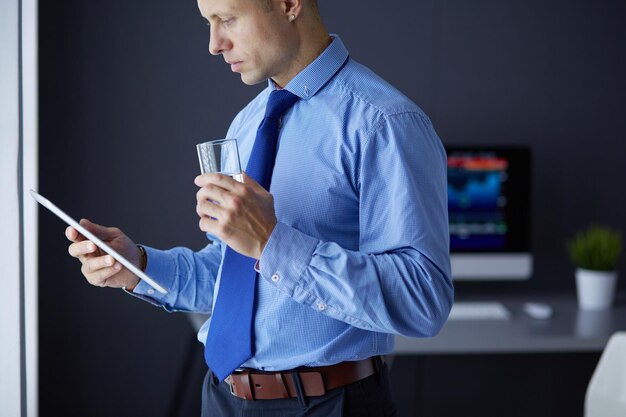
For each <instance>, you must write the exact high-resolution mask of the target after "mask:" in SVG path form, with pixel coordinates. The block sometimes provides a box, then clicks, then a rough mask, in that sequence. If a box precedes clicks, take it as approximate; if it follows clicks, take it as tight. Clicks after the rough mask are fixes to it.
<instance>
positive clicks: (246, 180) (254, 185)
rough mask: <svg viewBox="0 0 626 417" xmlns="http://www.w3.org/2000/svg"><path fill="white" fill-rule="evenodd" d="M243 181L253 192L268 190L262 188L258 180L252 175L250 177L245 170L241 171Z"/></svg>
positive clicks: (265, 191)
mask: <svg viewBox="0 0 626 417" xmlns="http://www.w3.org/2000/svg"><path fill="white" fill-rule="evenodd" d="M243 183H244V184H246V185H248V186H250V188H252V191H254V192H255V193H257V194H258V193H267V192H268V190H266V189H265V188H263V186H262V185H261V184H259V183H258V182H256V180H255V179H254V178H252V177H250V176H249V175H248V174H246V173H245V171H244V172H243Z"/></svg>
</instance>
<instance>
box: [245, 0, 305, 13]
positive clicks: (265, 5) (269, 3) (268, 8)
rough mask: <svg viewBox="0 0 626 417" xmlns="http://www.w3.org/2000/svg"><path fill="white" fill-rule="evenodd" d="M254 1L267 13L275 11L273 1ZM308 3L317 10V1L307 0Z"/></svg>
mask: <svg viewBox="0 0 626 417" xmlns="http://www.w3.org/2000/svg"><path fill="white" fill-rule="evenodd" d="M254 1H256V2H257V3H258V4H259V6H261V9H263V10H265V11H266V12H269V11H271V10H273V9H274V2H273V0H254ZM306 1H307V2H308V3H310V4H311V7H313V10H316V9H317V0H306Z"/></svg>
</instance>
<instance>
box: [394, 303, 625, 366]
mask: <svg viewBox="0 0 626 417" xmlns="http://www.w3.org/2000/svg"><path fill="white" fill-rule="evenodd" d="M485 300H487V299H485ZM489 300H494V301H499V302H501V303H502V304H504V306H505V307H506V308H508V309H509V311H510V312H511V318H510V319H508V320H482V321H479V320H451V321H448V322H447V323H446V325H445V326H444V327H443V329H442V330H441V332H440V333H439V334H438V335H437V336H435V337H432V338H427V339H415V338H407V337H402V336H397V337H396V347H395V351H394V353H395V354H397V355H405V354H410V355H413V354H468V353H469V354H471V353H480V354H485V353H574V352H599V351H602V349H604V346H605V345H606V342H607V341H608V339H609V337H610V336H611V335H612V334H613V333H614V332H615V331H618V330H625V329H626V300H625V299H620V298H617V299H616V303H615V305H614V306H613V308H612V309H610V310H606V311H585V310H579V309H578V306H577V302H576V297H575V296H574V295H558V296H555V295H552V296H532V297H531V296H524V297H520V296H516V297H511V296H508V297H491V298H489ZM464 301H465V300H464ZM468 301H471V300H468ZM528 301H536V302H542V303H546V304H549V305H550V306H551V307H552V308H553V309H554V315H553V317H552V318H550V319H547V320H536V319H532V318H530V317H528V316H527V315H526V314H525V313H524V312H523V311H522V305H523V304H524V303H525V302H528Z"/></svg>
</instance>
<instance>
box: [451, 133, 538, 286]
mask: <svg viewBox="0 0 626 417" xmlns="http://www.w3.org/2000/svg"><path fill="white" fill-rule="evenodd" d="M446 151H447V153H448V214H449V221H450V255H451V256H450V257H451V263H452V278H453V279H454V280H472V281H483V280H525V279H528V278H530V276H531V275H532V267H533V257H532V253H531V250H530V225H531V221H530V190H531V169H530V163H531V155H530V149H528V148H525V147H496V146H491V147H467V146H464V147H446Z"/></svg>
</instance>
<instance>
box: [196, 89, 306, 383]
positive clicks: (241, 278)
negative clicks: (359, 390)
mask: <svg viewBox="0 0 626 417" xmlns="http://www.w3.org/2000/svg"><path fill="white" fill-rule="evenodd" d="M298 99H299V97H298V96H296V95H294V94H292V93H290V92H289V91H287V90H274V91H272V93H271V94H270V97H269V100H268V101H267V107H266V108H265V117H264V118H263V121H262V122H261V124H260V125H259V128H258V130H257V133H256V139H255V141H254V147H253V148H252V153H251V154H250V160H249V161H248V167H247V169H246V174H248V176H250V177H252V178H253V179H254V180H255V181H256V182H258V183H259V184H261V185H262V186H263V187H264V188H265V189H266V190H269V189H270V182H271V180H272V171H273V169H274V160H275V158H276V145H277V142H278V128H279V120H280V116H281V115H282V114H283V113H285V112H286V111H287V109H289V108H290V107H291V106H292V105H293V104H294V103H295V102H296V101H297V100H298ZM255 263H256V261H255V260H254V259H253V258H249V257H247V256H244V255H241V254H240V253H238V252H235V251H234V250H232V249H231V248H230V247H227V248H226V252H225V253H224V261H223V263H222V275H221V278H220V288H219V292H218V294H217V299H216V301H215V306H214V307H213V313H212V315H211V326H210V327H209V334H208V336H207V340H206V347H205V350H204V358H205V359H206V363H207V365H209V368H211V370H212V371H213V373H214V374H215V375H216V376H217V377H218V378H219V380H220V381H222V380H224V378H226V377H227V376H228V375H230V374H231V373H232V372H233V371H234V370H235V369H236V368H237V367H239V366H241V364H242V363H244V362H245V361H247V360H248V359H250V358H251V357H252V355H254V334H253V333H254V329H253V326H252V319H253V313H254V294H255V288H256V276H257V273H256V271H255V270H254V264H255Z"/></svg>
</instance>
